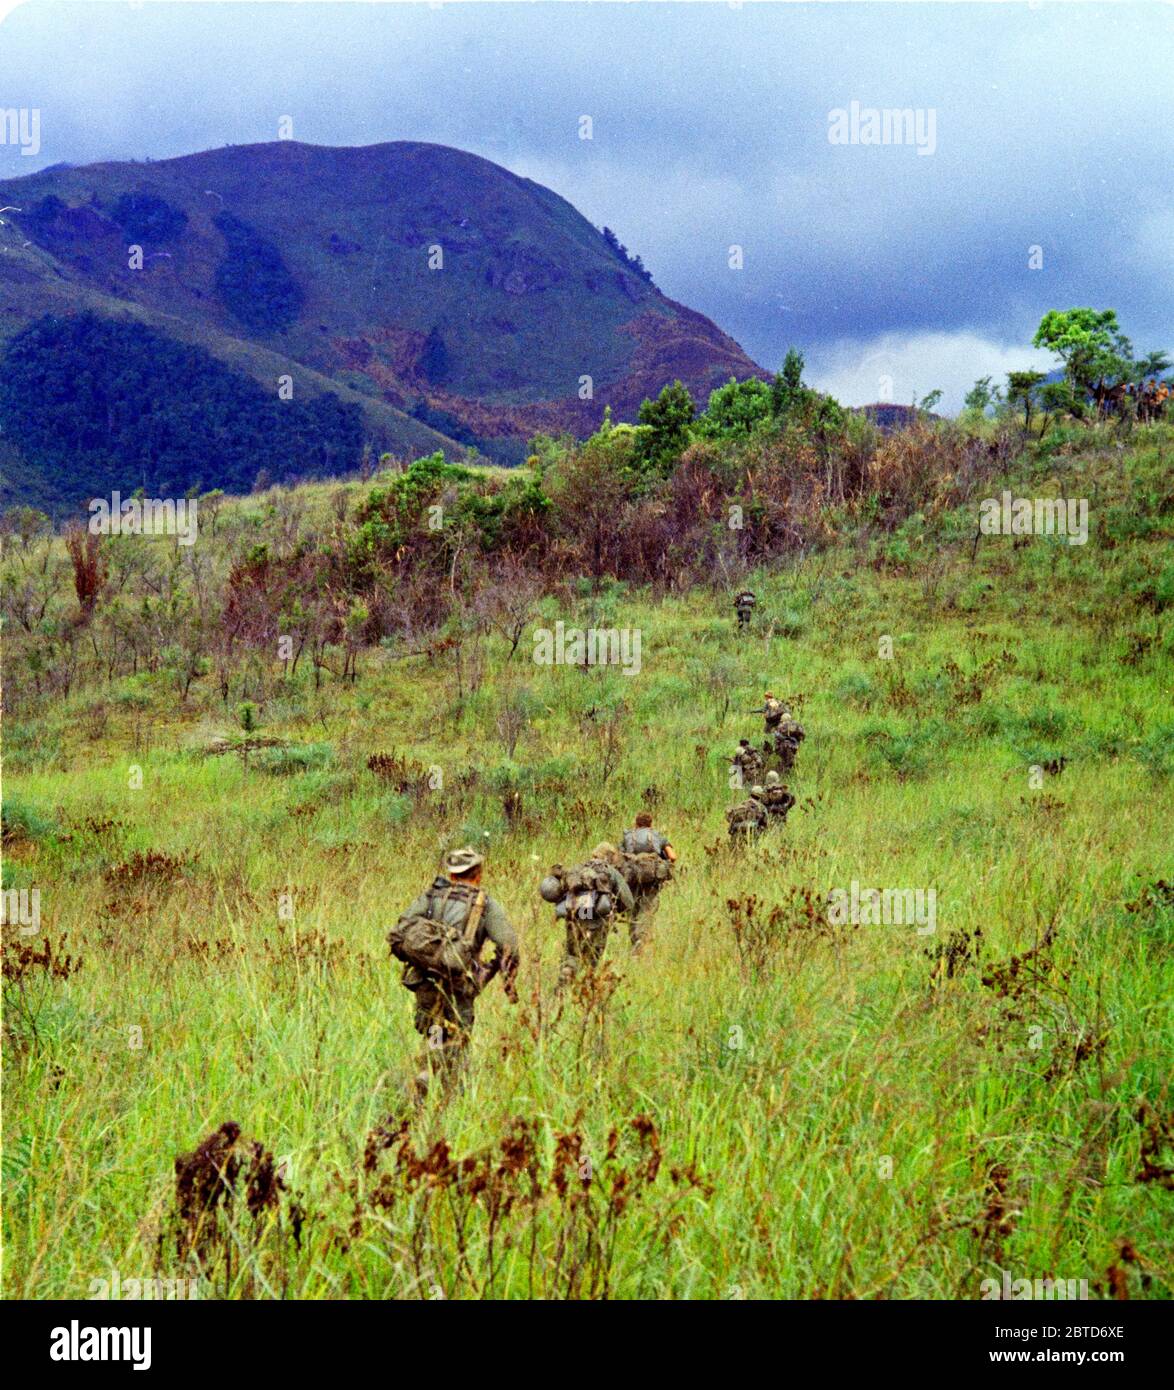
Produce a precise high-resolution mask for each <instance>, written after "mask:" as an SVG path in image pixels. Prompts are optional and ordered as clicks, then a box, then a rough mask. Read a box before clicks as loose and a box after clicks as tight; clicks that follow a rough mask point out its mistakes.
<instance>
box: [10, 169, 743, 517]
mask: <svg viewBox="0 0 1174 1390" xmlns="http://www.w3.org/2000/svg"><path fill="white" fill-rule="evenodd" d="M6 205H10V206H12V207H15V208H16V209H17V210H16V211H8V212H5V213H3V214H0V220H2V221H3V222H5V223H6V224H7V225H4V226H0V247H2V248H3V249H2V251H0V353H3V351H4V349H5V346H6V345H9V346H11V344H12V342H13V340H14V339H17V338H18V335H22V334H24V333H26V332H28V331H31V329H32V328H36V329H37V332H39V333H40V334H41V335H42V338H44V337H45V336H46V332H47V337H48V339H50V340H53V339H54V334H55V333H58V330H57V329H55V328H53V327H52V326H51V325H49V326H48V327H47V325H46V324H45V323H40V322H39V321H41V320H42V319H43V318H44V316H46V315H49V316H52V318H53V319H54V320H59V319H62V318H63V317H69V316H76V315H78V314H89V315H93V316H96V317H97V318H98V319H101V320H115V321H116V322H118V323H121V324H122V325H123V326H124V328H125V327H127V326H129V325H137V326H140V327H142V328H144V329H146V330H149V331H150V332H151V333H153V334H155V335H158V337H159V338H162V339H167V340H168V341H169V342H170V343H171V344H174V345H177V346H180V347H182V348H183V349H184V352H183V353H182V354H181V355H182V356H184V357H185V359H191V358H192V354H191V352H190V351H188V349H198V350H199V351H200V352H203V353H205V354H208V355H210V356H211V357H212V358H214V359H216V361H217V362H218V363H219V364H222V365H223V366H224V367H226V368H227V369H229V370H230V371H231V372H233V373H236V374H237V375H238V376H239V377H241V378H242V379H243V378H251V379H252V380H253V381H254V382H258V383H260V384H261V385H262V386H263V387H264V388H266V390H268V391H271V392H273V393H274V395H275V396H276V394H277V390H278V386H277V383H278V379H279V378H281V377H290V378H292V392H293V397H294V399H295V400H298V399H302V400H312V399H314V398H317V397H319V396H321V395H322V394H323V393H324V392H331V393H334V394H335V395H337V396H338V398H339V401H340V402H341V403H342V404H343V405H354V406H358V407H359V408H360V410H361V422H362V423H361V432H362V435H363V438H364V439H365V441H366V442H367V443H368V444H370V445H372V446H373V447H375V448H379V449H383V448H389V449H392V450H393V451H395V452H397V453H401V454H411V455H418V454H422V453H427V452H431V451H432V450H434V449H436V448H443V449H445V450H446V451H447V452H449V453H457V452H461V451H462V446H464V445H467V444H476V445H477V446H478V447H479V448H481V449H482V451H483V452H486V453H488V454H489V455H490V456H491V457H495V458H498V459H500V460H502V461H506V462H512V461H517V460H518V459H519V458H520V457H521V456H522V455H523V453H524V448H525V441H526V439H527V438H528V437H529V436H530V435H532V434H533V433H534V432H535V431H538V430H542V431H547V432H558V431H563V430H566V431H570V432H572V433H575V434H580V435H581V434H586V433H588V432H590V431H591V430H593V429H594V428H595V427H596V426H597V425H598V423H599V420H600V418H601V416H602V413H603V409H604V407H605V405H610V406H611V408H612V411H613V414H614V415H615V416H616V417H617V418H620V419H624V418H627V419H631V418H634V416H635V413H636V410H637V409H638V407H639V404H640V402H641V400H642V399H644V397H646V396H651V395H655V394H656V393H657V392H658V391H659V390H660V388H661V387H662V386H664V385H665V384H666V383H667V382H671V381H672V380H674V379H675V378H678V377H679V378H680V379H681V380H682V381H684V382H685V384H686V385H687V386H688V387H689V389H690V391H691V392H692V393H693V395H694V397H695V398H696V399H698V400H699V401H702V402H703V401H704V399H705V398H706V397H707V395H708V393H709V391H710V390H712V389H713V388H714V387H715V386H717V385H720V384H721V383H722V382H724V381H726V380H728V379H729V378H730V376H731V375H733V376H737V377H739V378H742V377H746V376H750V375H760V374H762V370H761V368H759V367H758V366H757V365H756V364H755V363H754V362H753V361H752V360H751V359H750V358H749V357H748V356H747V355H746V353H745V352H743V351H742V349H741V348H740V347H739V346H738V344H737V343H735V342H734V341H733V340H732V339H731V338H729V337H727V336H726V335H725V334H724V333H722V332H721V331H720V330H719V329H718V328H717V327H716V326H715V325H714V324H713V323H712V322H711V321H710V320H709V319H707V318H705V317H704V316H703V315H701V314H698V313H695V312H694V311H693V310H690V309H688V308H686V307H685V306H684V305H681V304H677V303H675V302H674V301H673V300H670V299H668V298H667V297H665V296H664V295H662V294H661V293H660V292H659V290H657V289H656V287H655V286H654V285H653V284H652V283H651V277H650V276H649V274H648V272H647V271H646V270H644V268H643V266H642V265H641V264H640V261H639V258H638V257H632V256H630V255H629V254H628V253H627V252H626V251H625V250H624V248H623V247H622V246H621V245H620V244H619V242H618V241H617V240H616V238H615V237H614V236H613V235H612V234H610V233H607V234H605V233H604V232H601V231H599V230H597V229H596V228H595V227H594V226H592V225H591V223H590V222H588V221H587V220H586V218H584V217H583V216H581V215H580V214H579V213H578V212H577V211H576V210H575V209H574V208H573V207H572V206H571V204H570V203H568V202H567V201H566V200H565V199H563V198H561V197H559V196H558V195H557V194H555V193H553V192H551V191H550V190H549V189H547V188H544V187H542V186H541V185H540V184H537V183H534V182H533V181H532V180H529V179H525V178H520V177H518V176H517V175H515V174H512V173H510V172H509V171H508V170H506V169H503V168H501V167H500V166H498V165H496V164H493V163H491V162H490V161H488V160H486V159H481V158H479V157H478V156H475V155H471V154H467V153H464V152H462V151H460V150H455V149H450V148H447V147H445V146H441V145H429V144H418V143H409V142H397V143H393V144H383V145H373V146H367V147H362V148H324V147H317V146H311V145H305V144H299V143H295V142H293V141H278V142H276V143H272V144H263V145H248V146H229V147H227V148H224V149H220V150H213V151H208V152H205V153H202V154H195V155H186V156H183V157H181V158H177V159H168V160H161V161H153V162H146V163H138V162H134V163H109V164H96V165H90V166H84V167H65V166H58V167H55V168H52V169H45V170H42V171H40V172H39V173H36V174H32V175H29V176H27V177H24V178H20V179H10V180H7V181H4V182H0V207H4V206H6ZM135 248H140V250H139V251H138V252H136V250H135ZM103 331H107V332H108V331H109V330H103ZM57 340H58V341H59V334H58V339H57ZM21 341H22V342H23V345H24V349H25V356H26V359H27V356H28V351H29V340H28V339H27V338H22V339H21ZM135 342H136V345H137V346H136V351H137V350H141V348H142V340H141V339H136V340H135ZM34 346H35V344H34ZM193 360H194V359H193ZM34 365H35V364H34ZM172 365H173V369H174V363H173V364H172ZM3 370H4V368H3V359H0V373H2V372H3ZM25 377H26V378H27V379H29V380H32V379H33V378H34V377H35V371H31V370H30V369H29V368H28V363H27V361H26V371H25ZM587 378H590V383H589V384H588V382H587ZM103 389H107V388H104V387H101V386H100V385H99V386H95V388H94V391H95V393H97V394H100V393H101V390H103ZM170 389H171V391H172V393H173V394H182V393H183V392H184V390H185V389H186V388H185V386H184V383H183V382H182V381H172V382H171V388H170ZM289 389H290V388H289V387H287V392H288V390H289ZM10 394H11V392H10ZM148 394H149V395H151V396H152V398H154V397H155V395H157V394H158V393H157V392H155V391H154V388H152V390H151V391H150V392H148ZM34 406H35V402H33V401H31V400H27V399H26V400H23V401H22V402H21V410H23V412H24V414H25V415H26V416H27V415H29V414H30V413H31V412H32V410H33V408H34ZM0 429H2V430H3V431H4V433H5V436H6V441H3V440H0V447H6V448H7V450H8V451H9V452H11V451H13V450H15V451H16V453H17V454H18V455H21V456H22V457H21V459H20V462H19V463H18V466H17V467H16V468H15V469H14V470H13V472H14V474H15V475H16V476H18V477H19V478H20V479H22V485H23V483H24V482H27V480H28V479H29V478H30V476H32V475H35V474H36V472H37V470H38V467H39V460H38V458H30V457H28V455H27V447H29V446H26V447H25V448H24V449H23V451H22V445H21V443H20V441H19V440H17V439H14V437H13V435H12V431H11V430H10V429H9V428H8V426H7V422H6V420H5V417H4V415H3V413H2V412H0ZM168 429H170V422H168ZM166 432H167V430H165V431H164V433H166ZM41 433H42V434H43V433H44V431H43V430H42V431H41ZM206 444H207V446H208V447H207V450H206V453H207V455H208V457H209V458H210V459H211V458H213V457H214V456H215V454H216V452H217V445H218V438H217V437H215V436H209V438H208V439H207V441H206ZM249 457H251V456H249ZM348 462H352V461H351V460H350V458H349V455H348V458H347V459H342V458H340V459H338V460H337V461H336V463H337V467H338V468H339V469H340V470H341V469H342V468H343V466H344V465H345V464H346V463H348ZM177 467H178V465H177ZM244 467H245V463H243V462H242V463H241V464H240V468H241V469H243V468H244ZM172 471H175V470H174V469H173V470H172ZM238 471H239V470H238ZM285 471H288V469H286V470H285ZM62 481H63V480H61V479H60V478H59V477H58V478H55V479H54V483H55V484H56V483H60V482H62ZM128 481H133V482H136V483H137V482H138V481H139V479H138V478H137V477H136V478H134V479H128ZM199 481H201V482H202V483H203V485H205V486H213V485H219V483H220V479H219V478H217V477H216V476H215V468H214V466H213V465H212V464H210V465H209V467H207V468H205V469H204V471H203V476H202V477H201V478H200V479H199ZM10 491H11V489H10Z"/></svg>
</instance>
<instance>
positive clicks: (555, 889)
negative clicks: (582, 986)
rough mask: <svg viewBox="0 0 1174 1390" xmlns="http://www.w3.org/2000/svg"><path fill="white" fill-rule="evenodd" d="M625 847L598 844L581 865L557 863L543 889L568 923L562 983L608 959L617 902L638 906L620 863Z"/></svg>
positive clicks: (621, 905) (626, 907)
mask: <svg viewBox="0 0 1174 1390" xmlns="http://www.w3.org/2000/svg"><path fill="white" fill-rule="evenodd" d="M619 862H620V852H619V850H618V849H616V847H615V845H610V844H607V843H604V844H601V845H596V847H595V849H594V850H593V851H592V854H591V858H590V859H589V860H588V861H587V863H586V864H582V865H580V866H579V868H577V869H564V868H563V867H562V866H561V865H560V864H556V865H555V866H554V868H553V869H551V871H550V873H549V874H547V876H546V877H545V878H544V879H543V880H542V882H541V884H540V885H539V888H538V891H539V892H540V893H541V894H542V896H543V898H545V899H546V901H547V902H548V903H554V904H555V916H556V917H558V918H559V919H560V920H562V921H565V922H566V924H567V944H566V950H565V952H564V954H563V960H562V964H561V965H560V966H559V972H558V987H559V989H562V988H563V987H564V986H565V985H568V984H570V983H571V981H572V980H573V979H574V978H575V977H576V976H577V975H578V973H579V971H580V970H581V969H582V968H583V966H584V965H586V966H587V968H588V969H589V970H594V969H595V967H596V966H597V965H598V964H599V962H600V961H601V960H602V959H603V952H604V948H605V947H606V946H607V937H608V932H609V931H610V929H611V919H612V916H613V914H614V913H615V911H616V905H617V903H618V904H619V909H620V911H622V912H629V913H630V912H631V911H632V909H633V908H634V907H635V900H634V899H633V897H632V890H631V889H630V888H629V887H628V884H627V881H626V880H625V879H624V876H623V874H621V873H620V871H619V868H618V867H617V865H618V863H619Z"/></svg>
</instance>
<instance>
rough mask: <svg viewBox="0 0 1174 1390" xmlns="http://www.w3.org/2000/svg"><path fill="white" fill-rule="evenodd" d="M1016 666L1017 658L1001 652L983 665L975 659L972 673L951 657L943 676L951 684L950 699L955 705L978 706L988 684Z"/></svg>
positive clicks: (947, 661) (942, 671) (943, 667)
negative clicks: (1001, 673)
mask: <svg viewBox="0 0 1174 1390" xmlns="http://www.w3.org/2000/svg"><path fill="white" fill-rule="evenodd" d="M1015 664H1016V658H1015V656H1014V655H1013V654H1012V653H1011V652H1009V651H1006V650H1003V651H1001V652H999V653H998V655H997V656H991V657H988V658H987V659H986V661H984V662H982V663H981V664H980V663H979V662H978V660H977V658H975V666H974V669H973V670H972V671H964V670H963V669H962V667H961V666H959V665H958V663H957V662H956V661H955V660H954V658H953V657H949V658H948V659H947V660H946V661H945V663H944V664H943V665H942V668H941V674H942V675H943V676H944V677H945V678H946V679H947V680H948V681H949V682H950V697H951V700H952V701H953V703H955V704H959V705H976V704H978V703H979V701H980V700H981V699H982V697H983V694H984V692H985V691H986V688H987V686H988V684H990V682H991V681H993V680H994V679H995V678H996V677H997V676H998V675H999V673H1000V672H1003V671H1009V670H1011V668H1012V667H1013V666H1014V665H1015Z"/></svg>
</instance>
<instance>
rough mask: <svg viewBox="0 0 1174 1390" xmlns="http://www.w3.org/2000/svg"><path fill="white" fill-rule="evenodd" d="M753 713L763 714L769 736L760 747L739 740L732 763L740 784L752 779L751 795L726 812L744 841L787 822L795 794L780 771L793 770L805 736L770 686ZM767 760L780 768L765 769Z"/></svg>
mask: <svg viewBox="0 0 1174 1390" xmlns="http://www.w3.org/2000/svg"><path fill="white" fill-rule="evenodd" d="M750 713H751V714H761V715H762V716H763V717H764V719H765V721H766V728H765V732H766V738H765V740H764V741H763V745H762V749H761V751H760V750H759V749H757V748H755V747H754V745H753V744H752V743H751V742H750V740H749V739H747V738H743V739H739V740H738V749H737V752H736V753H735V754H734V756H733V758H732V759H731V764H732V766H733V769H734V770H735V772H736V773H737V776H738V784H739V785H740V786H743V787H744V786H746V785H747V783H749V785H750V795H749V796H748V797H746V799H745V800H744V801H740V802H738V804H737V805H736V806H731V807H730V809H729V810H728V811H727V812H726V823H727V825H728V827H729V834H730V839H731V840H734V841H736V842H739V843H743V844H745V843H746V842H748V841H750V840H756V839H757V838H758V837H759V835H761V834H762V832H763V831H764V830H765V829H766V828H767V827H768V826H769V825H771V824H772V823H777V824H778V825H785V824H786V821H787V813H788V812H789V811H790V809H791V808H792V806H794V804H795V797H794V795H793V793H792V792H791V790H790V788H789V787H788V786H787V785H786V783H785V782H784V781H783V780H782V776H781V774H782V773H784V772H790V770H791V769H792V768H793V767H794V766H795V758H796V756H797V754H798V752H799V745H800V744H801V743H802V742H803V740H804V738H805V737H806V731H805V730H804V728H803V725H802V724H800V723H799V722H798V721H797V720H796V719H794V718H793V716H792V714H791V711H790V710H789V709H788V708H787V706H786V705H785V704H783V702H782V701H781V700H776V699H775V697H774V695H773V693H772V692H771V691H769V690H768V691H767V692H766V694H765V696H764V698H763V703H762V708H761V709H756V710H751V711H750ZM768 762H777V763H778V768H777V769H776V768H771V769H770V771H766V768H767V763H768ZM764 772H766V776H765V778H764V777H763V773H764Z"/></svg>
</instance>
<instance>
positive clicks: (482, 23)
mask: <svg viewBox="0 0 1174 1390" xmlns="http://www.w3.org/2000/svg"><path fill="white" fill-rule="evenodd" d="M5 8H11V6H10V3H9V0H0V11H3V10H4V9H5ZM1171 74H1174V7H1172V6H1169V5H1144V4H1137V5H1132V4H1114V5H1105V6H1099V5H1077V4H1041V5H1033V4H1031V3H1015V4H968V5H949V4H903V5H886V4H857V5H853V4H825V5H809V6H808V5H804V6H801V5H790V4H781V3H780V4H774V3H764V4H749V3H748V4H744V5H740V6H738V5H727V4H714V5H708V4H680V3H677V4H673V3H662V4H655V5H654V4H623V5H620V4H604V3H592V4H586V5H578V4H561V3H541V2H540V3H537V4H465V3H461V4H453V3H449V4H444V5H436V4H431V5H429V4H422V5H407V4H398V3H393V4H356V5H350V4H315V3H307V4H290V3H270V4H263V5H254V4H237V3H222V4H198V3H197V4H186V3H156V4H152V3H142V4H136V3H134V0H132V2H131V3H126V2H125V0H120V2H117V3H109V4H107V3H102V0H98V2H97V3H94V2H93V0H89V2H87V3H80V4H79V3H62V4H58V3H54V2H53V0H28V3H25V4H23V5H20V6H18V7H16V8H15V9H12V10H11V12H10V13H9V14H8V15H7V18H5V19H4V20H3V22H2V23H0V108H11V107H17V108H22V107H28V108H37V109H38V110H40V112H41V151H40V153H39V155H37V156H36V157H35V158H29V157H25V156H22V155H21V154H20V151H19V149H18V148H16V147H13V146H11V145H7V146H6V145H3V144H0V173H2V174H3V175H4V176H7V177H11V176H13V175H15V174H19V173H29V172H31V171H32V170H34V169H36V168H40V167H43V166H44V165H46V164H53V163H57V162H59V161H67V162H71V163H85V162H89V161H93V160H99V159H123V158H144V157H148V156H149V157H151V158H164V157H167V156H170V155H177V154H186V153H190V152H192V151H195V150H201V149H207V148H209V147H214V146H218V145H224V144H247V143H252V142H254V141H262V140H271V139H275V138H276V136H277V133H278V122H279V121H280V119H281V118H282V117H283V116H289V117H292V121H293V134H294V138H295V139H299V140H305V141H309V142H312V143H315V144H327V145H357V144H368V143H373V142H379V141H385V140H431V141H437V142H440V143H443V144H448V145H455V146H458V147H460V148H462V149H466V150H472V151H474V152H475V153H477V154H481V155H484V156H486V157H487V158H489V159H493V160H495V161H497V162H498V163H500V164H503V165H505V166H506V167H507V168H509V169H511V170H513V171H514V172H516V173H519V174H523V175H526V176H528V177H530V178H533V179H537V180H539V181H540V182H542V183H544V184H547V185H549V187H551V188H553V189H554V190H555V191H556V192H558V193H560V194H562V195H563V196H564V197H565V198H568V199H569V200H570V201H571V202H572V203H573V204H574V205H575V206H576V207H577V208H578V209H579V210H580V211H581V212H582V213H583V214H584V215H585V216H586V217H588V218H590V219H591V221H593V222H594V223H596V224H597V225H604V224H606V225H608V226H610V227H613V228H614V229H615V231H616V232H617V233H618V235H619V237H620V239H621V240H622V241H623V242H625V243H626V244H627V246H628V247H629V248H630V249H631V250H632V251H636V252H639V253H640V255H641V256H642V257H643V259H644V262H645V264H646V265H647V266H648V268H649V269H650V270H651V271H652V273H653V276H654V278H655V280H656V283H657V285H658V286H659V287H660V288H661V289H662V290H663V291H664V292H665V293H666V294H668V295H670V296H671V297H672V298H674V299H679V300H681V301H683V302H684V303H686V304H688V305H690V306H691V307H694V308H697V309H700V310H701V311H702V312H704V313H706V314H708V315H709V316H710V317H711V318H713V319H714V320H715V321H716V322H717V323H718V324H719V325H720V326H721V327H722V328H724V329H725V330H726V331H727V332H729V333H730V334H732V335H733V336H734V337H735V338H736V339H738V341H739V342H740V343H742V345H743V346H744V347H745V348H746V349H747V350H748V351H749V352H750V354H751V355H752V356H753V357H754V358H755V359H756V360H757V361H758V362H760V363H762V364H763V365H765V366H767V367H770V368H774V367H776V366H777V365H778V364H779V362H780V361H781V359H782V356H783V354H784V353H785V351H786V349H787V347H788V345H790V344H792V343H794V344H796V345H798V346H800V347H801V348H803V349H804V351H805V352H806V355H807V360H808V366H809V372H808V375H809V378H810V379H811V380H813V381H814V383H815V384H816V385H819V386H822V387H824V388H825V389H829V390H831V391H833V392H834V393H835V394H836V395H837V396H839V397H840V399H842V400H844V401H845V402H847V403H849V404H862V403H864V402H866V401H872V400H876V399H878V398H880V399H884V398H886V397H888V398H891V399H894V400H897V401H908V400H910V399H912V398H913V397H914V396H915V395H916V396H922V395H924V394H925V393H926V392H928V391H929V390H931V389H933V388H935V387H940V388H942V389H944V390H945V393H946V395H945V399H944V402H943V404H944V405H945V406H946V407H948V408H951V409H953V408H957V407H958V406H959V405H960V403H961V396H962V393H963V392H964V391H965V390H966V388H967V387H968V386H969V385H970V384H971V383H972V382H973V380H974V379H975V377H977V376H984V375H987V374H988V373H994V374H997V375H1001V374H1002V373H1004V372H1006V371H1007V370H1009V369H1011V368H1014V367H1019V366H1026V365H1030V364H1032V363H1038V364H1042V365H1045V366H1046V365H1051V362H1052V359H1051V358H1048V357H1046V356H1043V355H1041V354H1037V353H1033V352H1032V350H1031V349H1030V347H1029V344H1030V340H1031V337H1032V334H1033V332H1034V330H1035V327H1036V325H1037V323H1038V321H1039V319H1040V317H1041V315H1042V314H1043V313H1044V311H1045V310H1047V309H1048V308H1053V307H1056V308H1065V307H1070V306H1072V305H1075V304H1090V305H1093V306H1095V307H1098V308H1102V307H1106V306H1112V307H1113V308H1116V309H1117V310H1118V311H1119V314H1120V316H1121V320H1122V323H1123V326H1124V327H1125V330H1126V332H1127V333H1129V334H1130V336H1131V337H1132V338H1133V341H1134V345H1135V347H1136V348H1138V349H1139V350H1140V351H1144V350H1147V349H1149V348H1156V347H1164V348H1168V349H1170V350H1174V274H1172V273H1171V248H1174V157H1172V156H1171V148H1170V131H1171V127H1172V121H1171V117H1172V115H1174V78H1172V76H1171ZM853 102H855V103H858V105H859V108H860V109H861V112H862V113H866V112H867V110H868V109H869V108H885V107H889V108H910V109H912V110H914V111H916V112H919V113H920V119H921V127H920V133H921V136H922V142H921V143H922V148H923V149H925V150H926V153H921V152H919V148H918V146H917V144H912V145H911V144H897V143H889V144H887V145H886V144H864V143H833V142H832V141H831V139H830V138H829V134H830V133H831V132H832V122H833V119H834V118H833V116H832V113H833V112H835V111H837V110H843V111H849V110H850V109H851V104H852V103H853ZM583 116H590V117H591V135H592V138H591V139H590V140H585V139H582V138H580V132H581V129H582V128H583V127H582V124H581V118H582V117H583ZM860 119H861V122H866V121H867V116H866V115H865V114H862V115H861V118H860ZM864 128H865V126H864V125H863V124H858V126H857V132H856V133H857V135H859V134H861V133H862V131H863V130H864ZM846 130H847V134H848V135H849V137H851V135H852V129H851V126H848V127H847V128H846ZM931 136H932V139H931V138H930V137H931ZM931 148H932V152H930V151H931ZM734 247H740V248H741V261H742V265H741V268H740V269H736V268H731V264H730V261H731V256H732V254H733V258H734V259H735V260H736V259H737V255H736V253H732V252H731V248H734ZM1032 247H1038V248H1040V252H1037V253H1036V254H1035V259H1036V260H1037V261H1038V260H1039V259H1040V257H1041V253H1042V267H1041V268H1037V269H1032V268H1029V267H1030V260H1031V257H1032V251H1031V248H1032Z"/></svg>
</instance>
